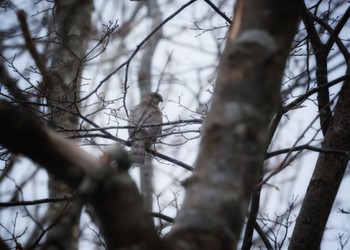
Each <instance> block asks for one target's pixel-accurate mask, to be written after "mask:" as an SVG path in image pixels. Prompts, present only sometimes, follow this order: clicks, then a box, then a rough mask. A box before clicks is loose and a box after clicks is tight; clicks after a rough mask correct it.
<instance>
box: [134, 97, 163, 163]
mask: <svg viewBox="0 0 350 250" xmlns="http://www.w3.org/2000/svg"><path fill="white" fill-rule="evenodd" d="M162 101H163V98H162V96H161V95H160V94H158V93H156V92H152V93H149V94H148V95H146V96H145V97H144V98H143V99H142V100H141V102H140V103H139V104H137V105H136V106H135V107H134V108H132V109H131V110H130V116H129V122H128V126H129V141H130V142H131V149H130V152H129V156H130V159H131V162H132V163H134V164H140V165H142V164H144V162H145V155H146V148H149V147H150V146H151V145H152V144H154V143H155V142H156V140H157V137H158V136H159V135H160V133H161V130H162V125H161V123H162V121H163V117H162V113H161V112H160V109H159V107H158V104H159V103H160V102H162Z"/></svg>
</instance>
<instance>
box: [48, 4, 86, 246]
mask: <svg viewBox="0 0 350 250" xmlns="http://www.w3.org/2000/svg"><path fill="white" fill-rule="evenodd" d="M92 11H93V2H92V1H91V0H88V1H77V0H60V1H58V2H57V6H56V8H55V18H54V24H53V25H54V30H55V31H56V33H55V36H56V37H55V38H54V39H55V41H56V42H57V43H54V44H53V46H52V48H53V50H52V54H51V58H50V59H51V60H52V65H51V73H52V75H51V76H50V78H48V79H44V80H47V82H46V83H45V84H46V87H47V90H48V97H47V100H48V103H49V104H50V111H51V120H50V123H51V125H53V126H54V127H58V128H64V129H76V128H77V126H78V124H79V118H78V116H73V115H71V114H70V112H76V111H77V110H76V108H77V105H75V102H76V101H78V100H79V96H80V95H79V93H80V82H81V72H82V70H83V62H84V56H85V53H86V49H87V45H88V41H89V34H90V22H91V21H90V20H91V14H92ZM70 135H71V134H69V133H66V136H70ZM72 192H73V190H72V189H71V188H70V187H68V186H67V185H65V184H64V183H62V182H59V181H57V180H56V178H55V177H54V176H50V177H49V195H50V197H62V196H65V195H70V194H71V193H72ZM77 205H78V204H75V206H74V207H70V206H67V204H65V203H52V204H50V209H49V213H48V217H49V222H48V223H49V224H51V223H53V221H55V220H57V216H58V215H59V214H61V213H64V214H65V216H61V220H60V222H59V223H57V225H56V226H54V227H53V228H52V229H51V230H50V231H48V235H47V244H48V245H50V246H51V248H52V247H53V245H56V246H57V248H58V249H72V250H74V249H78V238H79V235H80V233H79V232H80V230H79V221H80V213H81V208H82V204H80V209H79V208H78V207H77ZM73 210H74V211H73Z"/></svg>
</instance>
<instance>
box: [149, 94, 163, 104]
mask: <svg viewBox="0 0 350 250" xmlns="http://www.w3.org/2000/svg"><path fill="white" fill-rule="evenodd" d="M145 98H146V99H147V101H148V102H149V103H152V104H155V105H158V104H159V103H160V102H163V97H162V96H161V95H160V94H158V93H157V92H152V93H149V94H148V95H147V96H146V97H145Z"/></svg>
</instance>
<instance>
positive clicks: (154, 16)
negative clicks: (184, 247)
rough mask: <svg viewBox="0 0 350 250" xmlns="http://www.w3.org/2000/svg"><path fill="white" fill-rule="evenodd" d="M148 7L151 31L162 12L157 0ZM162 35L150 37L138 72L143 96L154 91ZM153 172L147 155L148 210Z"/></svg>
mask: <svg viewBox="0 0 350 250" xmlns="http://www.w3.org/2000/svg"><path fill="white" fill-rule="evenodd" d="M147 8H148V18H149V19H150V21H151V26H150V30H149V33H151V31H152V30H153V29H154V28H155V27H157V26H158V25H159V24H160V23H161V22H162V13H161V11H160V9H159V6H158V1H157V0H149V1H147ZM161 37H162V32H161V30H160V31H158V32H157V33H156V34H155V35H154V36H153V37H152V38H150V40H149V41H148V42H147V44H146V45H145V47H144V50H143V55H142V59H141V64H140V69H139V72H138V85H139V88H140V95H141V97H143V96H145V95H147V94H148V93H150V92H152V59H153V55H154V53H155V50H156V48H157V45H158V43H159V41H160V39H161ZM155 91H156V90H155ZM153 172H154V169H153V163H152V158H151V157H148V156H147V155H146V158H145V163H144V164H143V165H142V166H141V167H140V189H141V195H142V198H143V201H144V204H145V208H146V209H147V210H148V211H152V205H153Z"/></svg>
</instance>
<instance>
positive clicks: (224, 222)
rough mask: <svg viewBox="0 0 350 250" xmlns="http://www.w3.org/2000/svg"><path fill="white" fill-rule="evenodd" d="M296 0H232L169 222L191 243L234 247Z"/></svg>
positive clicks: (275, 99)
mask: <svg viewBox="0 0 350 250" xmlns="http://www.w3.org/2000/svg"><path fill="white" fill-rule="evenodd" d="M298 16H299V6H298V4H296V3H295V2H294V1H279V0H273V1H271V0H252V1H243V0H241V1H237V2H236V9H235V15H234V18H235V19H234V22H233V25H232V27H231V29H230V32H229V37H228V41H227V44H226V48H225V51H224V52H223V55H222V57H221V61H220V65H219V72H218V78H217V81H216V87H215V92H214V98H213V103H212V106H211V109H210V111H209V113H208V117H207V119H206V122H205V128H204V135H203V139H202V143H201V148H200V152H199V155H198V158H197V162H196V169H195V171H194V175H193V177H192V178H190V179H189V180H188V181H187V182H186V183H185V187H186V192H187V193H186V198H185V201H184V204H183V207H182V209H181V211H180V213H179V215H178V217H177V219H176V223H175V226H174V228H173V237H176V236H179V235H180V237H182V239H183V242H186V243H187V244H189V245H191V246H193V248H191V249H232V248H234V247H236V244H237V241H238V239H239V236H240V232H241V229H242V224H243V220H244V217H245V215H246V211H247V208H248V206H247V205H248V201H249V197H250V193H251V190H252V189H253V187H254V185H255V183H256V173H257V172H258V169H259V168H261V167H262V166H263V162H264V155H265V150H266V146H267V143H268V141H267V136H268V133H267V131H268V126H269V124H270V122H271V118H272V116H273V114H274V113H275V112H276V110H277V108H278V105H279V90H280V83H281V80H282V75H283V70H284V67H285V62H286V59H287V57H288V53H289V49H290V45H291V42H292V38H293V36H294V34H295V33H294V32H295V30H296V27H297V24H298Z"/></svg>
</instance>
